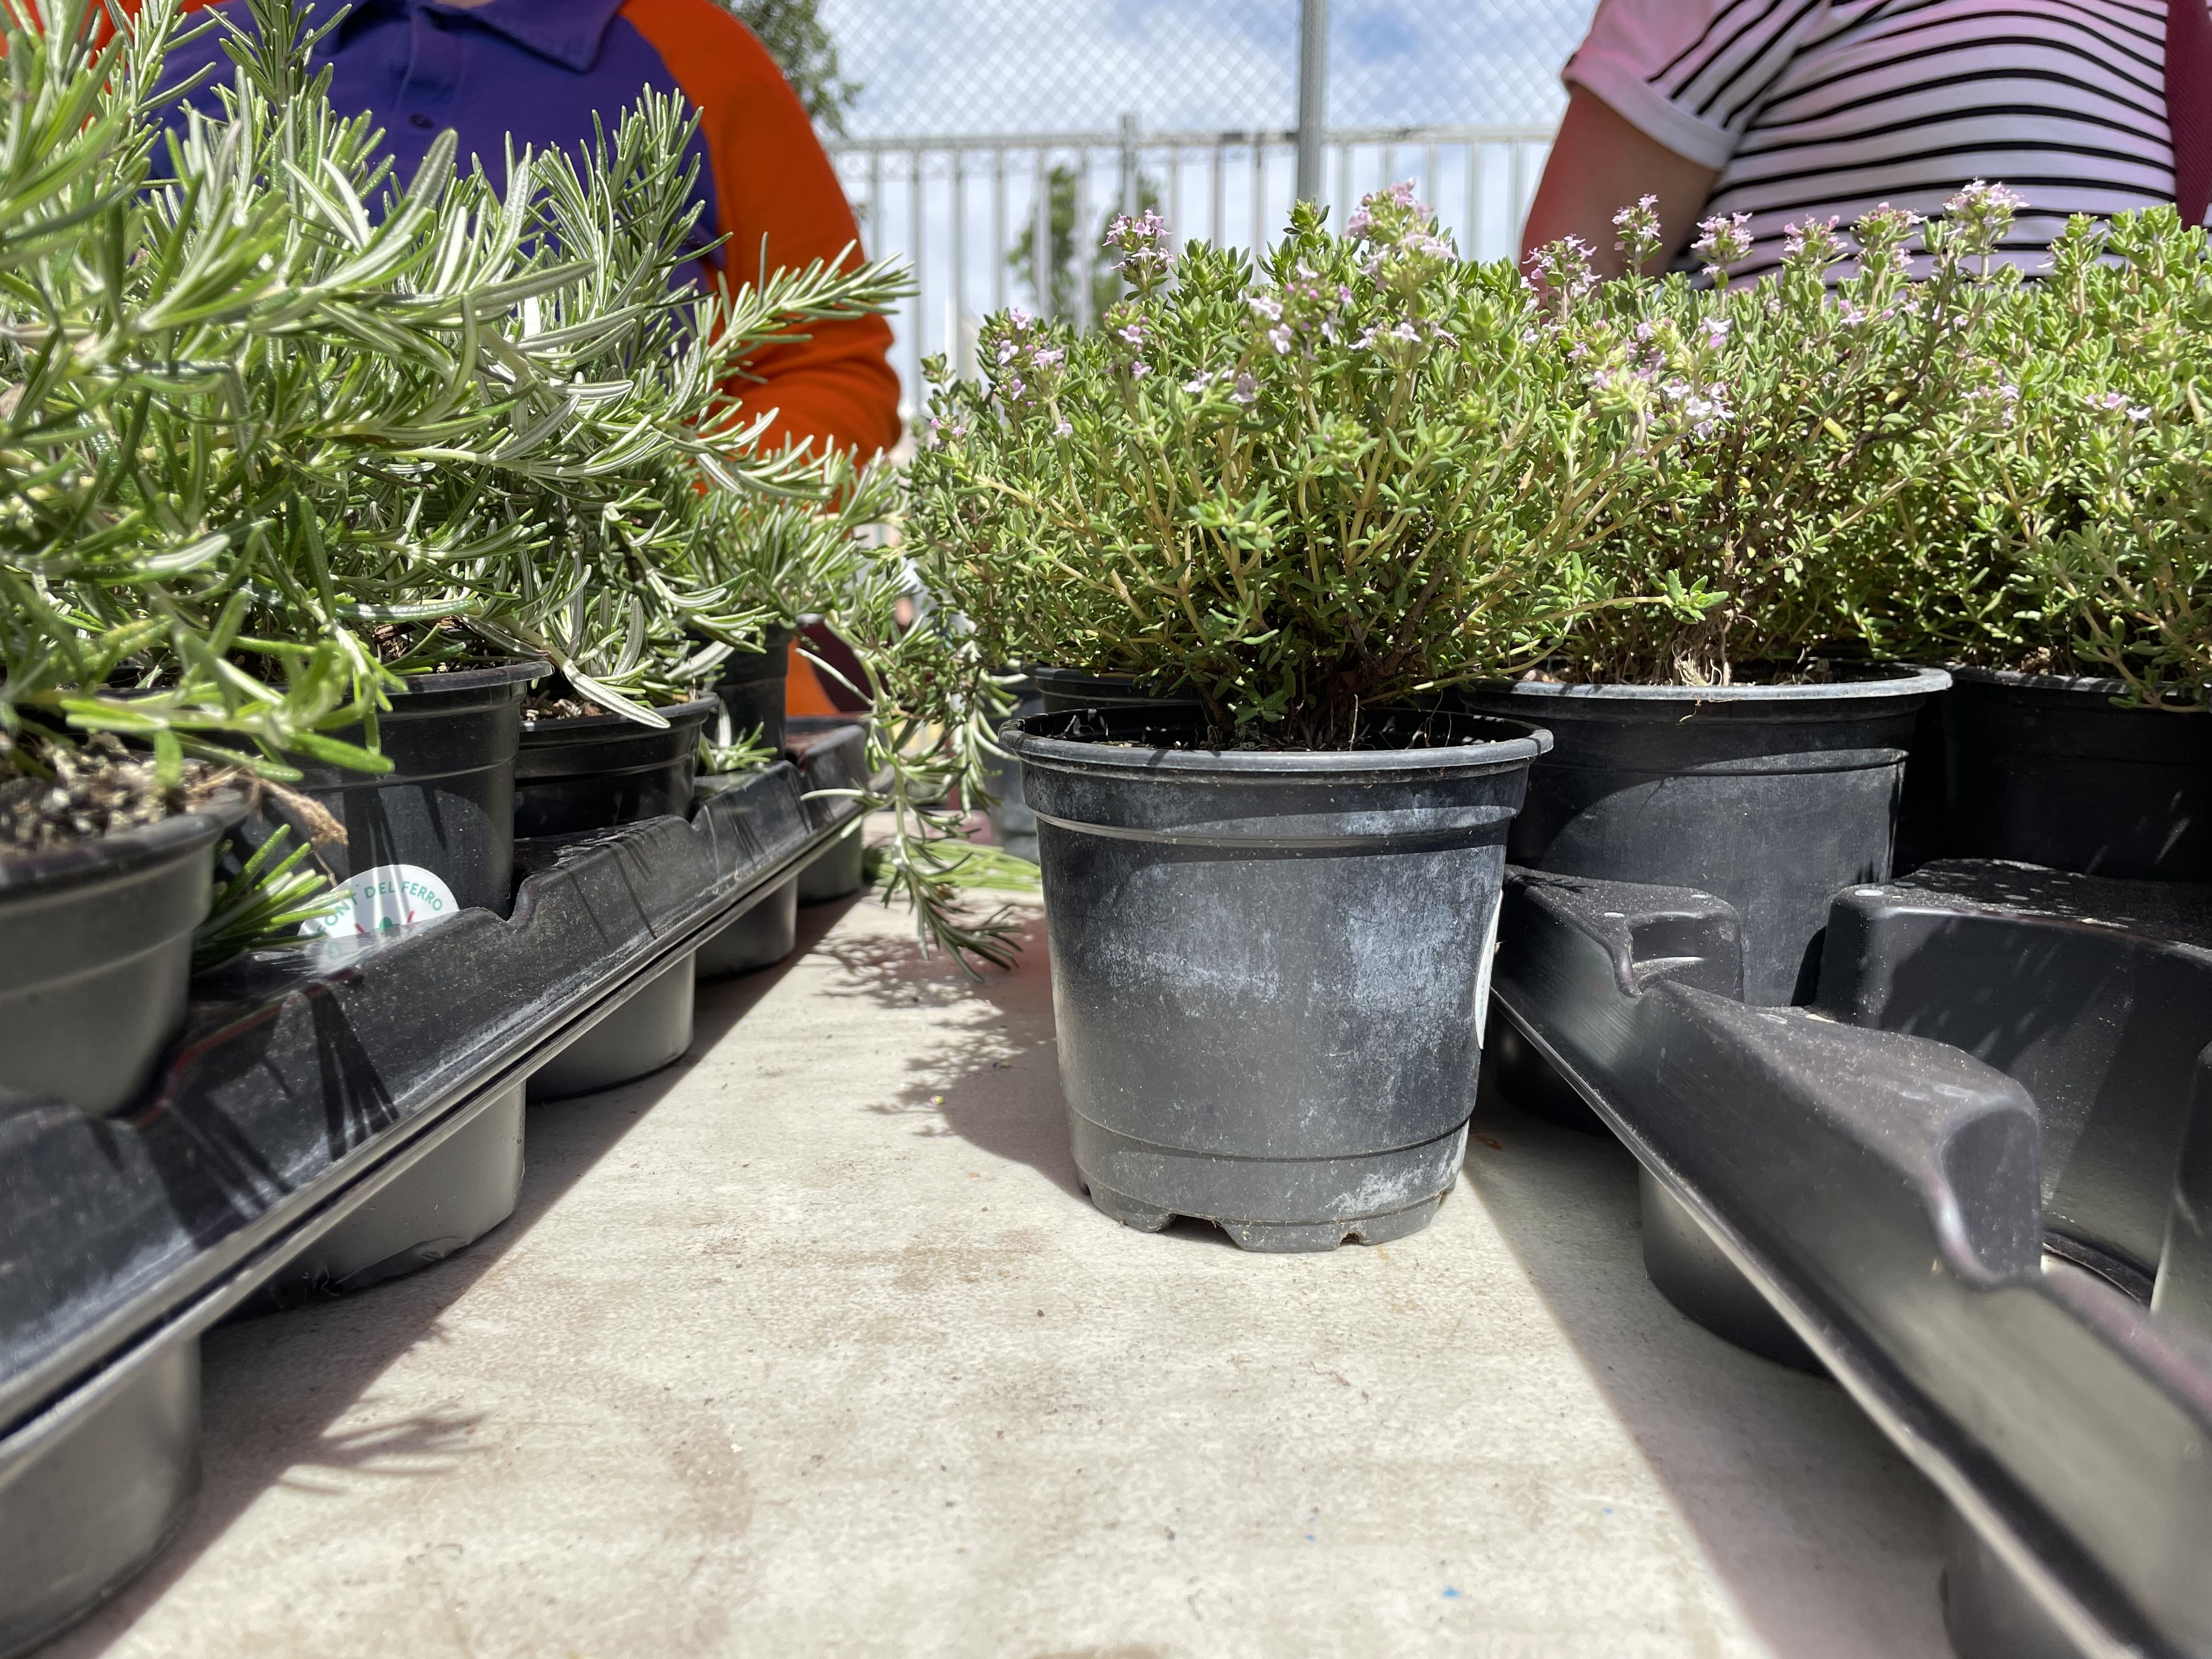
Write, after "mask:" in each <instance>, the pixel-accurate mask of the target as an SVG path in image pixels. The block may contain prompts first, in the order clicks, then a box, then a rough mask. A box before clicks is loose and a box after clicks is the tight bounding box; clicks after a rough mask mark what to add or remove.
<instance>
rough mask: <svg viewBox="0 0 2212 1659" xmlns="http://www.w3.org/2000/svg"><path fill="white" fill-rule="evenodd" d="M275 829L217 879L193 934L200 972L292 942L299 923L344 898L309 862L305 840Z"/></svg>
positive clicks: (194, 956)
mask: <svg viewBox="0 0 2212 1659" xmlns="http://www.w3.org/2000/svg"><path fill="white" fill-rule="evenodd" d="M291 840H292V832H291V830H290V829H278V830H277V831H276V834H275V835H273V836H270V837H269V839H268V840H266V841H264V842H262V843H261V845H260V846H258V847H257V848H254V849H253V851H252V854H249V855H248V856H247V858H246V861H245V863H243V864H242V865H240V866H239V869H238V872H237V873H236V874H234V875H233V876H230V877H228V878H219V879H218V880H217V881H216V886H215V895H214V898H213V901H212V902H210V905H209V907H208V914H207V919H206V920H205V921H202V922H201V923H200V925H199V927H197V928H196V929H195V930H194V931H193V933H192V971H193V972H194V973H195V974H204V973H206V972H207V971H208V970H209V969H214V968H220V967H222V965H223V963H227V962H230V961H233V960H234V959H236V958H237V957H241V956H244V955H245V954H246V952H247V951H252V950H257V949H259V948H261V947H262V946H264V945H283V944H289V943H294V942H296V941H297V940H298V939H299V936H300V929H301V927H302V926H303V925H304V924H306V923H307V922H310V921H320V920H321V919H322V918H323V917H325V916H326V915H329V914H330V913H331V911H332V910H334V909H336V908H337V907H338V906H339V905H341V904H343V903H345V902H347V895H346V893H345V891H344V890H343V889H342V888H338V887H336V886H333V885H332V884H331V879H330V878H329V877H327V876H325V874H323V872H321V871H320V870H318V869H315V868H313V866H308V867H305V868H303V867H301V866H302V861H303V860H306V859H307V857H308V856H309V853H310V850H311V849H310V848H309V847H308V845H307V843H306V842H301V843H300V844H299V845H298V846H296V847H295V846H292V845H291Z"/></svg>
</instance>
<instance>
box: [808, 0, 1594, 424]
mask: <svg viewBox="0 0 2212 1659" xmlns="http://www.w3.org/2000/svg"><path fill="white" fill-rule="evenodd" d="M1594 3H1595V0H1336V3H1335V4H1334V6H1333V7H1332V8H1331V11H1332V14H1333V15H1332V16H1331V18H1330V27H1329V35H1328V41H1329V52H1328V123H1327V137H1326V142H1325V144H1324V152H1323V167H1322V197H1323V199H1324V200H1325V201H1326V202H1327V203H1328V204H1329V207H1330V210H1331V216H1332V217H1333V219H1334V220H1335V221H1336V222H1339V223H1341V222H1343V219H1344V217H1345V216H1346V213H1347V212H1348V211H1349V210H1350V208H1351V206H1352V204H1354V203H1355V202H1357V200H1358V197H1359V196H1360V195H1362V194H1363V193H1364V192H1365V191H1370V190H1373V189H1375V188H1376V187H1377V186H1379V185H1383V184H1384V183H1387V182H1389V181H1390V180H1392V179H1407V178H1410V179H1413V180H1414V181H1415V182H1416V184H1417V185H1419V187H1420V189H1421V191H1422V192H1423V197H1424V199H1425V200H1426V201H1429V202H1431V203H1432V204H1435V205H1436V207H1437V210H1438V211H1439V213H1440V214H1441V216H1442V217H1443V221H1444V222H1445V224H1446V226H1447V227H1448V228H1449V229H1450V231H1451V232H1452V234H1453V235H1454V236H1455V238H1456V240H1457V241H1458V244H1459V246H1460V248H1461V249H1462V252H1466V253H1468V254H1470V255H1472V256H1474V257H1480V258H1494V257H1496V256H1498V255H1499V254H1503V253H1505V252H1510V251H1511V250H1512V248H1513V247H1514V246H1515V245H1516V242H1517V240H1518V238H1519V234H1520V226H1521V222H1522V216H1524V214H1525V212H1526V210H1527V206H1528V194H1529V192H1530V191H1531V190H1532V189H1533V188H1534V182H1535V179H1536V177H1537V175H1538V173H1539V172H1540V171H1541V167H1542V164H1543V158H1544V155H1545V153H1546V150H1547V146H1548V143H1549V140H1550V136H1551V133H1552V131H1553V127H1554V125H1556V123H1557V121H1558V118H1559V111H1560V109H1561V107H1562V106H1563V104H1564V97H1563V94H1562V93H1561V91H1560V88H1559V66H1560V64H1563V63H1565V60H1566V57H1567V54H1568V53H1569V52H1571V51H1572V50H1573V48H1574V45H1575V43H1576V41H1577V40H1579V39H1580V38H1581V36H1582V33H1583V28H1584V27H1586V26H1587V24H1588V21H1589V13H1590V11H1591V9H1593V6H1594ZM822 16H823V21H825V22H827V23H828V24H829V27H830V29H831V31H832V33H833V34H834V36H835V38H836V43H837V48H838V52H839V55H840V58H841V60H842V71H843V73H844V74H845V75H846V76H848V77H849V78H850V79H852V80H854V81H855V82H859V83H860V88H861V91H860V94H859V97H858V98H857V100H855V101H854V104H853V105H852V106H851V108H850V109H849V110H848V112H847V113H846V116H845V126H846V131H847V137H844V138H842V139H841V140H838V141H836V142H835V143H832V145H831V149H832V151H833V153H834V154H835V155H836V158H837V163H838V168H839V171H840V173H841V174H842V177H843V179H844V180H845V185H846V188H847V190H848V192H849V193H850V194H851V196H852V197H853V199H854V204H855V205H856V206H858V207H859V208H860V212H861V216H862V220H863V223H864V226H865V228H866V235H867V240H868V243H869V247H870V251H871V252H878V253H886V254H892V255H896V256H898V257H901V258H904V259H906V260H907V261H908V264H910V265H911V266H912V268H913V270H914V272H915V277H916V280H917V283H918V285H919V287H920V289H921V293H920V295H918V296H917V298H916V299H915V300H914V301H910V302H909V303H908V306H907V307H905V309H904V310H903V311H902V313H901V315H900V316H899V317H898V318H897V319H896V330H897V333H898V347H897V352H896V361H897V362H898V366H899V372H900V374H901V376H902V379H903V380H904V381H905V384H906V386H907V390H908V396H909V398H912V397H913V396H914V394H915V390H916V388H917V387H918V386H919V385H920V380H921V373H920V363H921V359H922V358H923V357H924V356H927V355H929V354H931V353H934V352H943V353H945V354H946V355H947V356H949V357H951V359H952V360H953V361H954V362H956V363H957V364H959V365H960V366H961V367H962V368H963V369H965V368H968V367H969V364H970V361H971V353H972V345H973V341H974V336H975V321H976V319H978V318H979V317H980V316H981V315H983V314H984V313H987V312H990V311H992V310H995V309H998V308H1000V307H1003V306H1006V305H1007V304H1010V303H1011V304H1020V305H1024V306H1028V307H1031V308H1032V309H1038V310H1043V311H1046V312H1049V313H1054V314H1056V315H1061V316H1066V317H1069V318H1071V319H1074V320H1075V321H1077V322H1079V323H1085V322H1088V321H1089V320H1090V319H1091V318H1092V317H1093V316H1094V315H1095V314H1096V313H1097V310H1098V309H1099V307H1101V305H1102V304H1103V303H1104V302H1105V301H1107V300H1108V299H1109V296H1110V293H1111V284H1110V281H1109V276H1108V274H1107V272H1106V270H1105V267H1104V265H1103V261H1101V260H1100V259H1099V258H1097V243H1098V239H1099V234H1100V232H1101V231H1102V230H1103V225H1104V222H1105V221H1106V219H1107V218H1109V217H1110V216H1111V215H1112V214H1114V213H1115V212H1117V211H1121V210H1123V209H1125V208H1138V207H1155V208H1158V210H1159V211H1160V212H1161V213H1162V214H1163V216H1164V217H1165V218H1166V219H1167V221H1168V223H1169V225H1170V228H1171V229H1172V230H1173V231H1174V233H1175V234H1176V235H1177V236H1179V237H1190V238H1195V237H1204V238H1206V240H1212V241H1216V242H1229V243H1234V244H1237V245H1238V246H1247V247H1250V246H1258V245H1260V244H1261V243H1264V242H1265V241H1267V240H1269V239H1270V238H1271V237H1272V236H1273V234H1274V233H1275V232H1276V230H1277V229H1278V228H1279V227H1280V226H1281V224H1282V223H1283V222H1284V220H1285V217H1286V216H1287V215H1288V213H1289V210H1290V204H1291V191H1292V185H1293V178H1294V171H1295V145H1296V137H1297V135H1296V132H1295V131H1294V124H1295V119H1296V111H1297V59H1298V17H1299V5H1298V0H1049V3H1043V4H1040V3H1038V0H933V3H931V4H928V5H926V6H917V5H915V4H913V3H911V0H824V3H823V8H822ZM1039 248H1042V249H1043V250H1044V252H1045V258H1044V260H1043V276H1044V281H1043V282H1042V284H1040V283H1039V281H1038V276H1039V272H1038V264H1039V261H1038V259H1037V257H1036V254H1037V250H1038V249H1039Z"/></svg>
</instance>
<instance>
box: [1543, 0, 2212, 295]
mask: <svg viewBox="0 0 2212 1659" xmlns="http://www.w3.org/2000/svg"><path fill="white" fill-rule="evenodd" d="M2173 3H2174V5H2175V7H2176V8H2177V9H2178V8H2179V6H2181V5H2185V4H2186V5H2195V6H2197V8H2198V11H2199V14H2202V11H2203V0H2173ZM2167 11H2168V4H2167V0H1601V4H1600V5H1599V7H1598V10H1597V15H1596V17H1595V21H1593V22H1592V24H1591V26H1590V30H1589V35H1588V37H1587V38H1586V39H1585V40H1583V44H1582V46H1581V47H1580V48H1579V49H1578V50H1577V52H1576V53H1575V55H1574V56H1573V58H1571V59H1570V60H1569V62H1568V64H1567V66H1566V69H1565V73H1564V76H1563V78H1564V79H1565V82H1566V85H1567V88H1568V93H1569V100H1568V106H1567V113H1566V118H1565V120H1564V121H1563V122H1562V123H1561V125H1560V128H1559V138H1558V140H1557V141H1556V143H1554V144H1553V149H1552V155H1551V159H1550V161H1549V162H1548V163H1547V165H1546V167H1545V169H1544V177H1543V181H1542V183H1541V185H1540V186H1539V187H1538V190H1537V192H1536V197H1535V199H1534V202H1533V204H1531V206H1530V208H1529V213H1528V225H1527V228H1526V230H1525V232H1524V235H1523V246H1524V250H1528V251H1533V250H1534V249H1536V248H1539V247H1541V246H1545V245H1546V244H1547V243H1549V242H1552V241H1553V240H1557V239H1559V238H1560V237H1563V236H1570V235H1571V236H1576V237H1579V238H1580V239H1581V240H1583V241H1584V242H1586V243H1589V244H1590V245H1591V246H1593V247H1594V248H1595V252H1594V253H1593V254H1592V256H1591V263H1592V264H1593V266H1594V267H1595V269H1596V270H1598V271H1599V272H1600V274H1601V275H1609V276H1617V275H1619V274H1620V271H1621V269H1622V265H1623V263H1624V260H1625V255H1624V254H1623V253H1622V252H1620V250H1618V249H1617V248H1616V247H1615V246H1613V243H1614V240H1615V234H1614V232H1613V228H1612V227H1613V214H1614V213H1615V212H1616V211H1618V210H1620V208H1622V207H1623V206H1625V205H1626V204H1630V203H1632V202H1634V201H1636V200H1637V199H1638V197H1643V196H1646V195H1650V196H1654V197H1656V198H1657V203H1656V206H1657V211H1658V214H1659V217H1660V223H1661V228H1662V236H1663V239H1664V240H1663V245H1662V252H1661V253H1660V254H1659V255H1658V256H1657V259H1656V260H1655V263H1656V262H1657V261H1662V260H1671V261H1673V262H1674V263H1675V264H1677V266H1678V268H1680V269H1685V270H1690V269H1694V268H1695V265H1696V263H1697V262H1696V260H1695V259H1694V258H1693V257H1691V256H1689V254H1688V252H1687V249H1688V244H1689V242H1690V240H1691V239H1692V236H1693V235H1694V234H1696V227H1697V226H1698V224H1699V222H1701V221H1703V220H1705V219H1706V218H1708V217H1710V216H1719V215H1735V214H1747V215H1748V216H1749V218H1748V220H1747V222H1746V226H1745V228H1746V229H1747V232H1748V234H1749V236H1750V239H1751V254H1750V257H1749V258H1747V260H1745V261H1744V262H1743V263H1742V264H1739V265H1737V266H1736V267H1735V274H1736V275H1737V276H1740V277H1743V278H1755V277H1756V276H1759V274H1760V273H1761V272H1762V271H1765V270H1772V269H1773V268H1774V267H1775V266H1776V265H1778V264H1780V262H1781V258H1782V246H1783V243H1784V240H1786V235H1787V230H1788V227H1790V225H1793V224H1796V223H1800V222H1805V221H1808V220H1811V221H1818V222H1826V221H1827V220H1829V219H1834V220H1836V221H1838V222H1840V223H1841V224H1843V225H1845V226H1848V225H1849V224H1850V222H1852V221H1853V220H1854V219H1856V218H1857V217H1858V216H1860V215H1861V214H1863V213H1864V212H1866V211H1867V210H1869V209H1871V208H1874V207H1875V206H1877V205H1879V204H1882V203H1885V202H1887V203H1889V204H1893V205H1894V206H1897V207H1899V208H1904V209H1906V210H1910V211H1912V212H1915V213H1918V214H1923V215H1926V216H1931V217H1932V216H1939V215H1941V214H1942V210H1943V204H1944V203H1945V202H1947V201H1948V200H1949V199H1950V198H1951V197H1953V196H1954V195H1956V194H1957V193H1958V191H1960V188H1961V187H1962V186H1964V185H1967V184H1969V183H1971V182H1972V181H1974V180H1976V179H1985V180H1989V181H1991V182H2002V184H2004V185H2007V186H2008V187H2009V188H2010V189H2012V190H2013V191H2015V192H2016V193H2017V194H2018V195H2019V196H2020V197H2022V198H2023V201H2022V205H2021V209H2020V210H2019V212H2018V214H2017V215H2016V216H2015V219H2014V222H2013V227H2012V230H2011V232H2010V234H2009V236H2008V240H2006V242H2005V244H2004V245H2003V249H2002V252H2003V254H2004V257H2006V258H2010V259H2012V260H2013V261H2015V263H2018V264H2022V265H2023V266H2025V267H2027V268H2029V269H2033V267H2034V266H2035V265H2036V264H2039V263H2040V261H2041V258H2042V256H2043V252H2044V250H2045V248H2046V247H2047V246H2048V245H2049V243H2050V242H2051V239H2052V238H2053V237H2054V236H2056V235H2057V233H2058V231H2059V230H2060V229H2061V228H2063V225H2064V224H2065V222H2066V219H2067V216H2069V214H2075V213H2086V214H2088V215H2090V216H2093V217H2098V218H2106V217H2109V216H2112V215H2113V214H2116V213H2120V212H2124V211H2127V210H2131V209H2139V208H2148V207H2154V206H2156V205H2158V204H2160V203H2171V202H2172V201H2173V200H2174V199H2175V178H2174V173H2175V169H2174V142H2173V132H2172V126H2171V125H2170V123H2169V119H2168V113H2167V107H2166V105H2167V99H2166V84H2167V83H2166V67H2167V66H2166V35H2167ZM2190 21H2201V19H2191V20H2190ZM2205 96H2206V98H2207V99H2208V100H2212V88H2206V89H2205ZM2202 207H2203V204H2201V203H2200V204H2197V209H2198V212H2197V214H2196V215H2193V216H2192V217H2196V216H2201V213H2202ZM1848 270H1849V266H1848V264H1846V265H1844V266H1843V267H1839V268H1838V275H1841V274H1847V272H1848Z"/></svg>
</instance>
